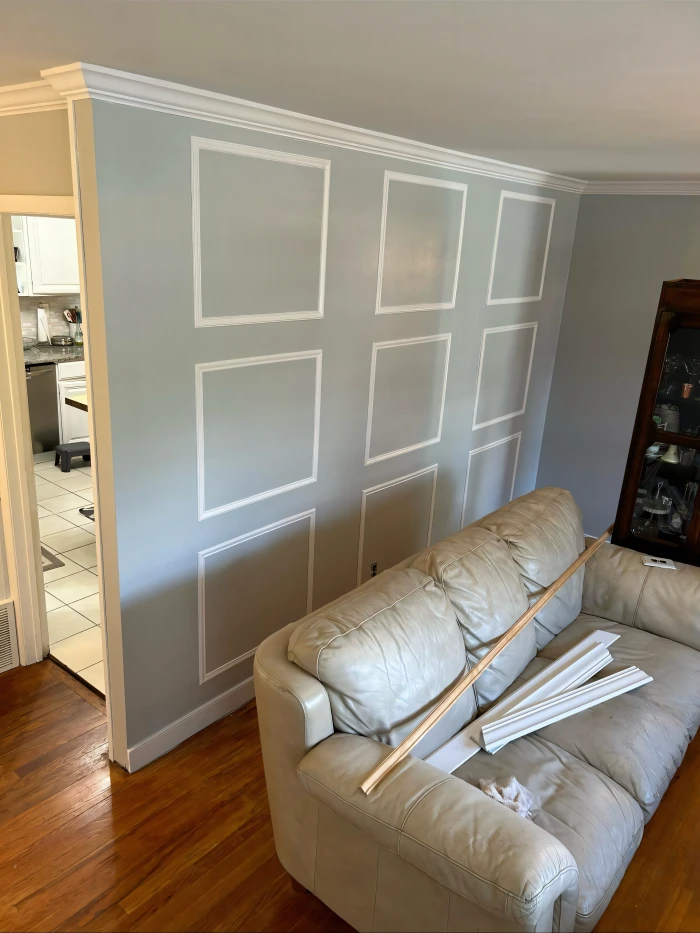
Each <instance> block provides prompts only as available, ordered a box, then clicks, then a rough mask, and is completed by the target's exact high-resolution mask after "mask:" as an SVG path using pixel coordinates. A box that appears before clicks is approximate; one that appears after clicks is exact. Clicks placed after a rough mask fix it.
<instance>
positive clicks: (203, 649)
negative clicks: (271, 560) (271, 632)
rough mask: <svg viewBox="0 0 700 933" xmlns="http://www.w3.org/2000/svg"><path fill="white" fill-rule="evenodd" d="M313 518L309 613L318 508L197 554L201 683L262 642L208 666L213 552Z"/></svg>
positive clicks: (309, 569) (238, 659)
mask: <svg viewBox="0 0 700 933" xmlns="http://www.w3.org/2000/svg"><path fill="white" fill-rule="evenodd" d="M307 518H308V519H309V563H308V569H307V574H306V613H307V615H308V613H310V612H311V608H312V601H313V590H314V547H315V543H316V509H308V510H307V511H306V512H299V514H298V515H292V516H290V518H283V519H281V520H280V521H278V522H273V523H272V524H271V525H265V526H264V527H263V528H256V529H255V530H254V531H249V532H248V533H247V534H244V535H239V536H238V537H237V538H231V540H230V541H223V542H222V543H221V544H215V545H214V546H213V547H210V548H207V549H206V550H204V551H199V552H198V554H197V595H198V601H197V602H198V606H197V608H198V612H197V628H198V632H199V683H200V684H203V683H206V681H208V680H212V679H213V678H214V677H218V676H219V674H223V672H224V671H228V670H229V669H230V668H232V667H235V666H236V664H240V663H241V661H245V660H246V658H250V657H251V656H252V655H254V654H255V652H256V651H257V650H258V645H255V647H254V648H251V649H250V651H246V652H244V654H241V655H239V656H238V657H237V658H232V659H231V660H230V661H226V663H225V664H220V665H219V667H217V668H215V669H214V670H213V671H208V670H207V614H206V582H207V581H206V570H207V557H211V555H212V554H219V553H220V552H221V551H226V550H228V549H229V548H232V547H237V546H238V545H239V544H243V543H244V542H246V541H251V540H252V539H253V538H259V537H261V536H262V535H266V534H270V532H272V531H277V529H278V528H284V527H286V526H287V525H294V524H295V523H296V522H301V521H304V520H305V519H307Z"/></svg>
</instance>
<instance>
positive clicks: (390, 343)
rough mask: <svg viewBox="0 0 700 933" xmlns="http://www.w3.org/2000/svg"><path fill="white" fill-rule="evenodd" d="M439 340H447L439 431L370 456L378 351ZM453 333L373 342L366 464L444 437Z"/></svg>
mask: <svg viewBox="0 0 700 933" xmlns="http://www.w3.org/2000/svg"><path fill="white" fill-rule="evenodd" d="M439 340H445V341H446V342H447V349H446V351H445V376H444V378H443V381H442V399H441V401H440V419H439V422H438V432H437V435H436V436H435V437H432V438H430V440H427V441H421V442H420V443H418V444H412V445H411V446H410V447H402V448H401V449H400V450H390V451H389V452H388V453H385V454H377V456H376V457H370V455H369V450H370V442H371V440H372V418H373V416H374V381H375V377H376V374H377V353H378V351H379V350H386V349H388V348H389V347H400V346H407V345H408V344H412V343H432V342H435V341H439ZM451 341H452V334H435V335H434V336H431V337H408V338H406V339H404V340H384V341H381V342H379V343H373V344H372V366H371V369H370V374H369V402H368V405H367V436H366V439H365V466H369V465H370V464H371V463H379V462H380V460H389V459H390V458H391V457H398V456H400V455H401V454H407V453H409V452H410V451H412V450H419V449H420V448H421V447H429V446H430V445H431V444H437V443H439V441H440V438H441V437H442V421H443V417H444V415H445V395H446V393H447V372H448V369H449V366H450V343H451Z"/></svg>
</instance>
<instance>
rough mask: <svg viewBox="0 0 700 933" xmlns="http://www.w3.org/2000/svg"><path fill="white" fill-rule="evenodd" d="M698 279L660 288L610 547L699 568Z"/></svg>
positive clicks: (672, 283)
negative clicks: (617, 546) (615, 545)
mask: <svg viewBox="0 0 700 933" xmlns="http://www.w3.org/2000/svg"><path fill="white" fill-rule="evenodd" d="M699 488H700V280H694V279H678V280H676V281H670V282H664V285H663V288H662V290H661V299H660V301H659V308H658V312H657V315H656V323H655V325H654V332H653V335H652V339H651V347H650V349H649V357H648V360H647V367H646V372H645V373H644V382H643V383H642V391H641V395H640V398H639V407H638V409H637V419H636V421H635V425H634V432H633V435H632V442H631V445H630V450H629V456H628V458H627V468H626V471H625V477H624V481H623V486H622V492H621V494H620V502H619V505H618V510H617V517H616V519H615V531H614V534H613V538H612V540H613V544H620V545H622V546H624V547H628V548H633V549H634V550H637V551H642V552H643V553H644V554H649V555H651V556H653V557H666V558H671V559H676V560H679V561H682V562H683V563H686V564H694V565H696V566H700V496H698V489H699Z"/></svg>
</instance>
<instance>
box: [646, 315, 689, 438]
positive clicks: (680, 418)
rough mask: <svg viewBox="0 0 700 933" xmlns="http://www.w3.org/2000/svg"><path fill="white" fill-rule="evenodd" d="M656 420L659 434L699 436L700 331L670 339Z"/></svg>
mask: <svg viewBox="0 0 700 933" xmlns="http://www.w3.org/2000/svg"><path fill="white" fill-rule="evenodd" d="M653 420H654V423H655V425H656V427H657V428H658V429H659V430H660V431H667V432H669V433H671V434H687V435H689V436H690V437H698V436H700V330H698V329H696V328H691V327H678V328H677V329H676V330H674V331H672V332H671V334H670V335H669V339H668V346H667V347H666V356H665V358H664V363H663V369H662V373H661V381H660V382H659V390H658V393H657V396H656V405H655V407H654V414H653Z"/></svg>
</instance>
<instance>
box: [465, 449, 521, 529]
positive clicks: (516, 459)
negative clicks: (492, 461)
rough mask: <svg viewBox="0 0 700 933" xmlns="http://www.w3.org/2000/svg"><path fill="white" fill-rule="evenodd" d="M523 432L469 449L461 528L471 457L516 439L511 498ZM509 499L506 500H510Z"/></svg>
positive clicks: (467, 491)
mask: <svg viewBox="0 0 700 933" xmlns="http://www.w3.org/2000/svg"><path fill="white" fill-rule="evenodd" d="M522 436H523V432H522V431H518V433H517V434H510V435H509V436H508V437H504V438H503V440H500V441H493V442H492V443H491V444H484V446H483V447H476V448H475V449H474V450H470V451H469V459H468V461H467V478H466V480H465V482H464V499H463V500H462V528H464V513H465V512H466V511H467V496H468V495H469V474H470V472H471V468H472V457H473V456H474V455H475V454H481V453H483V452H484V451H485V450H491V448H492V447H500V445H501V444H507V443H508V442H509V441H514V440H516V439H517V444H516V447H515V463H514V464H513V481H512V483H511V484H510V499H512V498H513V493H514V491H515V475H516V473H517V472H518V458H519V457H520V441H521V440H522ZM510 499H509V500H508V501H510Z"/></svg>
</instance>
